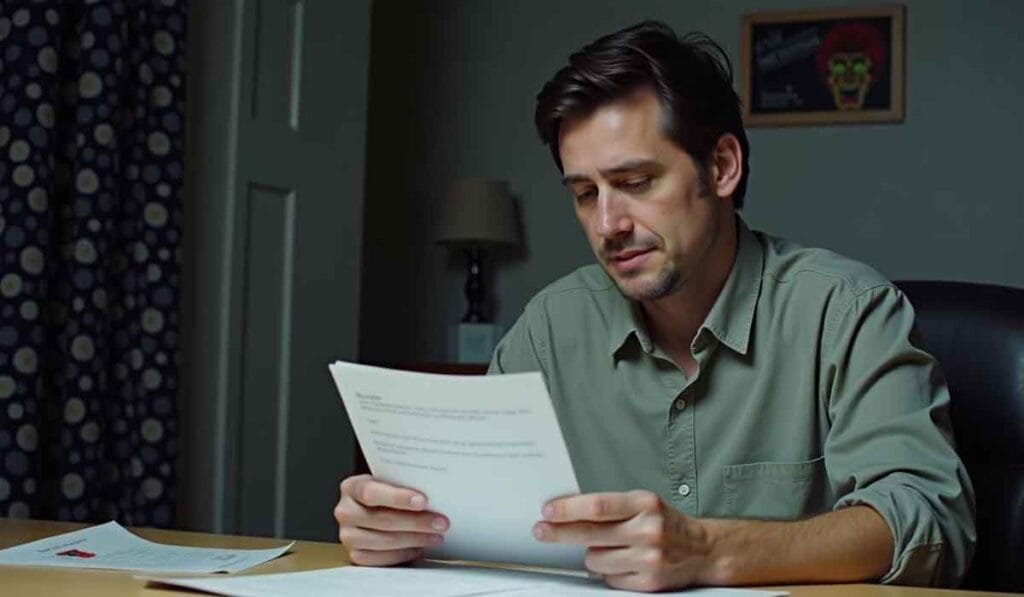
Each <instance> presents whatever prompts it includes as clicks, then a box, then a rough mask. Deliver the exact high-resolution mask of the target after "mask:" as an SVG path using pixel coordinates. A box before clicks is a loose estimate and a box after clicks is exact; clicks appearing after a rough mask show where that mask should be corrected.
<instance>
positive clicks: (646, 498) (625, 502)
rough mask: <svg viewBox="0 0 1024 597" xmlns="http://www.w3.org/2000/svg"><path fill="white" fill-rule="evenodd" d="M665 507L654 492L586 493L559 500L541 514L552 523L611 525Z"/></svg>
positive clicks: (551, 503) (543, 509)
mask: <svg viewBox="0 0 1024 597" xmlns="http://www.w3.org/2000/svg"><path fill="white" fill-rule="evenodd" d="M660 506H661V500H660V499H659V498H658V496H657V495H656V494H654V493H653V492H650V491H644V490H638V491H629V492H625V493H585V494H583V495H573V496H569V497H563V498H557V499H554V500H551V501H549V502H548V503H546V504H544V507H543V508H542V510H541V513H542V514H543V516H544V520H546V521H548V522H555V523H561V522H575V521H583V520H589V521H593V522H609V521H618V520H626V519H629V518H632V517H634V516H636V515H637V514H640V513H643V512H650V511H652V510H655V509H657V508H659V507H660Z"/></svg>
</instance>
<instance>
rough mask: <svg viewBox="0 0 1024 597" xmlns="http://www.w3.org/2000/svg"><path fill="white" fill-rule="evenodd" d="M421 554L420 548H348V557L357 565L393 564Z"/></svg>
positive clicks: (410, 559)
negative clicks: (383, 549)
mask: <svg viewBox="0 0 1024 597" xmlns="http://www.w3.org/2000/svg"><path fill="white" fill-rule="evenodd" d="M421 556H423V550H422V549H415V548H412V549H396V550H392V551H370V550H364V549H350V550H349V552H348V559H349V560H350V561H351V562H352V563H353V564H356V565H358V566H395V565H397V564H404V563H406V562H409V561H412V560H415V559H417V558H419V557H421Z"/></svg>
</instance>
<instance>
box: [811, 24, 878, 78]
mask: <svg viewBox="0 0 1024 597" xmlns="http://www.w3.org/2000/svg"><path fill="white" fill-rule="evenodd" d="M837 52H864V53H865V54H867V55H868V57H869V58H870V59H871V70H872V71H873V72H872V74H873V75H874V76H875V77H876V78H877V77H879V76H881V74H882V73H883V72H884V71H885V66H886V60H885V42H884V41H883V39H882V34H881V33H879V32H878V29H875V28H874V27H872V26H871V25H868V24H867V23H863V22H853V23H842V24H839V25H836V26H835V27H832V28H831V29H829V30H828V33H826V34H825V38H824V39H823V40H821V45H819V46H818V73H819V74H820V75H821V76H822V78H827V77H828V75H829V64H828V59H829V57H831V56H832V55H833V54H836V53H837Z"/></svg>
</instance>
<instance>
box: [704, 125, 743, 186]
mask: <svg viewBox="0 0 1024 597" xmlns="http://www.w3.org/2000/svg"><path fill="white" fill-rule="evenodd" d="M710 165H711V180H710V181H709V182H710V183H711V185H710V186H711V189H710V190H711V192H712V194H714V195H715V196H717V197H719V198H725V197H732V194H733V193H734V192H736V187H738V186H739V184H740V179H741V178H743V148H742V147H740V141H739V139H737V138H736V135H733V134H732V133H724V134H723V135H722V136H721V137H719V138H718V142H717V143H716V144H715V149H714V151H712V152H711V164H710Z"/></svg>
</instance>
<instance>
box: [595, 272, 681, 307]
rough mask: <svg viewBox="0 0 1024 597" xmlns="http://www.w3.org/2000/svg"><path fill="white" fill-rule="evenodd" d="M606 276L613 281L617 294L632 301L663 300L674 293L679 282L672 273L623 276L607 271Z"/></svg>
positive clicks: (640, 273)
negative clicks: (616, 287) (617, 288)
mask: <svg viewBox="0 0 1024 597" xmlns="http://www.w3.org/2000/svg"><path fill="white" fill-rule="evenodd" d="M606 269H607V268H606ZM608 274H609V275H610V276H611V278H612V280H614V281H615V285H616V286H618V287H619V292H621V293H622V294H623V295H625V296H626V297H627V298H629V299H632V300H634V301H653V300H657V299H660V298H664V297H666V296H668V295H670V294H672V293H673V292H675V290H676V285H677V282H678V280H679V277H678V276H677V275H674V273H673V272H666V273H659V274H650V273H648V274H646V275H644V273H643V272H637V273H636V274H633V275H623V274H617V273H614V272H611V271H609V272H608Z"/></svg>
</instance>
